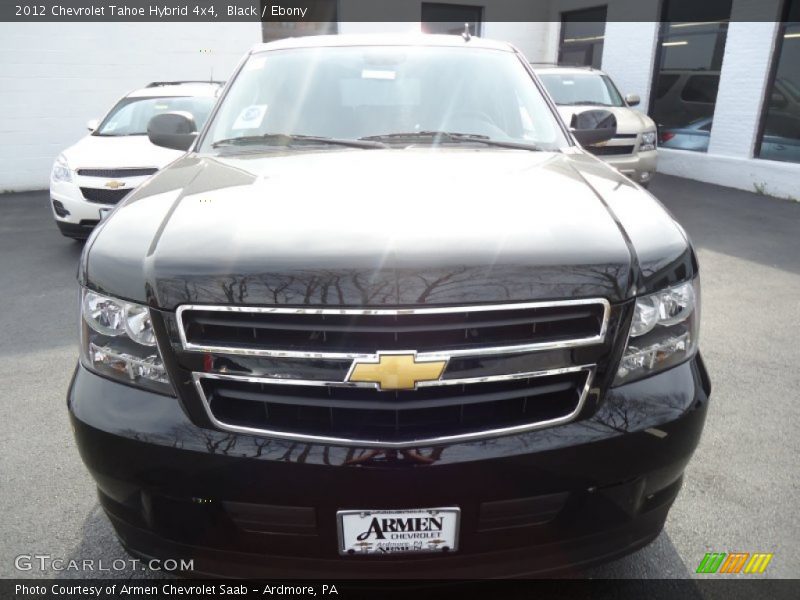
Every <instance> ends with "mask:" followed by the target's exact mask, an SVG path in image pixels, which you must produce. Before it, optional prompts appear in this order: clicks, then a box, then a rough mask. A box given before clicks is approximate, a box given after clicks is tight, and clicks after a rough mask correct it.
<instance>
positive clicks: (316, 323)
mask: <svg viewBox="0 0 800 600" xmlns="http://www.w3.org/2000/svg"><path fill="white" fill-rule="evenodd" d="M610 310H611V308H610V305H609V303H608V302H607V301H605V300H603V299H591V300H583V299H581V300H567V301H553V302H532V303H518V304H503V305H477V306H466V307H424V308H413V309H405V308H397V309H336V308H324V309H323V308H319V309H317V308H305V307H303V308H286V307H238V306H196V305H185V306H181V307H179V308H178V310H177V312H176V314H175V322H176V325H177V334H178V337H179V340H180V344H181V347H182V352H183V353H184V354H183V356H185V357H186V358H185V359H183V360H184V362H183V364H186V365H187V367H188V368H189V370H190V371H192V380H193V383H194V389H195V391H196V393H197V395H198V396H199V398H200V400H201V401H202V403H203V407H204V409H205V411H206V413H207V415H208V417H209V420H210V421H211V423H213V424H214V425H215V426H217V427H219V428H221V429H224V430H229V431H235V432H240V433H250V434H256V435H268V436H271V437H278V438H284V439H290V440H297V441H306V442H318V443H334V444H340V445H360V446H383V447H410V446H414V447H419V446H421V445H426V444H428V445H430V444H437V443H448V442H452V441H459V440H473V439H478V438H486V437H493V436H497V435H504V434H510V433H515V432H522V431H529V430H533V429H537V428H541V427H546V426H551V425H556V424H560V423H566V422H568V421H570V420H572V419H574V418H575V417H576V416H577V415H578V414H579V413H580V411H581V409H582V407H583V405H584V401H585V399H586V397H587V395H588V393H589V391H590V388H591V386H592V383H593V379H594V376H595V373H596V370H597V364H596V361H597V360H598V358H597V357H598V356H601V355H603V353H604V352H606V349H607V348H606V345H605V343H606V334H607V329H608V323H609V315H610ZM384 352H388V353H390V354H391V353H395V354H396V353H403V354H405V353H414V354H415V356H416V359H418V360H420V361H422V360H430V359H433V358H441V359H445V361H446V363H447V367H445V371H444V373H443V374H442V375H441V376H439V378H438V379H434V380H423V381H419V382H418V383H417V384H416V388H415V389H401V390H395V389H392V390H390V391H387V390H381V388H379V387H378V386H376V385H375V384H374V383H367V382H364V381H358V380H357V381H349V380H348V379H349V377H350V375H347V376H346V377H344V376H343V377H342V379H340V380H336V379H335V378H336V377H339V373H343V372H345V370H346V369H347V367H349V366H350V365H351V364H352V365H355V364H356V362H358V361H360V360H362V359H368V361H369V359H372V358H374V357H375V356H376V355H380V354H382V353H384ZM198 353H202V354H203V355H204V359H203V360H200V359H201V357H200V356H199V354H198ZM192 357H195V358H192ZM514 357H518V358H514ZM537 357H548V359H547V361H545V362H546V366H540V367H539V369H544V370H539V371H535V370H532V369H536V368H537V367H535V366H533V365H535V364H536V363H537V362H539V361H538V359H537ZM582 357H590V358H589V361H588V362H587V361H586V359H585V358H582ZM512 358H513V359H514V360H512ZM578 360H582V361H583V362H580V363H578V362H575V361H578ZM447 361H449V362H447ZM497 361H500V363H501V364H502V365H504V366H505V367H507V370H506V369H505V368H502V369H497V367H496V364H497ZM201 363H202V365H203V366H202V369H201V368H200V364H201ZM290 363H291V369H292V370H291V372H289V370H288V369H289V366H288V365H289V364H290ZM298 363H300V364H308V370H307V372H308V376H307V377H306V378H303V379H299V378H298V377H303V376H304V375H305V371H303V370H302V369H301V372H302V373H303V375H300V374H299V373H298V367H297V365H298ZM189 364H191V365H192V366H191V367H189V366H188V365H189ZM451 365H452V366H453V370H452V372H451V373H448V371H447V369H448V368H449V367H450V366H451ZM489 365H495V366H494V367H492V368H493V369H494V370H493V372H491V373H490V374H488V375H487V374H486V373H485V372H483V373H482V370H485V369H487V368H488V366H489ZM234 367H235V369H238V370H240V371H241V370H242V369H248V368H249V369H252V370H253V371H252V373H250V374H243V373H242V372H238V373H237V372H236V371H235V370H234V371H232V370H231V369H233V368H234ZM526 368H527V370H526ZM259 369H260V370H259ZM282 369H284V370H283V371H282ZM478 373H482V374H483V376H471V375H472V374H478ZM326 376H327V377H329V378H333V380H328V379H316V377H326Z"/></svg>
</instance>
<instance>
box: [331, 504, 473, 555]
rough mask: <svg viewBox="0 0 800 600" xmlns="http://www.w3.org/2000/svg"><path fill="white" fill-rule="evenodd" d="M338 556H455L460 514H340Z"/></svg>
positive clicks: (425, 510) (435, 510) (419, 511)
mask: <svg viewBox="0 0 800 600" xmlns="http://www.w3.org/2000/svg"><path fill="white" fill-rule="evenodd" d="M336 516H337V518H338V520H339V552H340V553H341V554H347V555H355V554H360V555H365V554H370V555H372V554H413V553H423V552H453V551H454V550H457V549H458V526H459V520H460V518H461V510H460V509H459V508H456V507H448V508H421V509H414V510H340V511H339V512H337V513H336Z"/></svg>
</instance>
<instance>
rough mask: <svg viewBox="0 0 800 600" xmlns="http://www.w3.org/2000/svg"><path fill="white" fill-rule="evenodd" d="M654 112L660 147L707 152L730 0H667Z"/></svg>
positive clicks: (729, 12)
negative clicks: (701, 0) (699, 0)
mask: <svg viewBox="0 0 800 600" xmlns="http://www.w3.org/2000/svg"><path fill="white" fill-rule="evenodd" d="M662 11H663V12H662V15H661V29H660V31H659V35H658V49H657V52H656V65H655V69H654V75H653V90H655V93H654V94H653V96H652V100H651V105H650V116H651V117H652V118H653V120H654V121H655V122H656V124H657V126H658V129H659V134H660V139H661V141H662V147H666V148H677V149H680V150H694V151H698V152H705V151H707V150H708V142H709V140H710V137H711V128H712V126H713V117H714V107H715V106H716V103H717V90H718V89H719V75H720V69H721V67H722V56H723V55H724V54H725V42H726V40H727V37H728V21H729V20H730V16H731V0H707V1H706V2H702V3H698V2H697V0H665V2H664V4H663V8H662Z"/></svg>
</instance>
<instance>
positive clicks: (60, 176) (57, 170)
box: [50, 154, 72, 182]
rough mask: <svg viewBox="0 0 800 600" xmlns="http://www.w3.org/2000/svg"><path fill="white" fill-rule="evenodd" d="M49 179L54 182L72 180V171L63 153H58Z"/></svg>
mask: <svg viewBox="0 0 800 600" xmlns="http://www.w3.org/2000/svg"><path fill="white" fill-rule="evenodd" d="M50 179H52V180H53V181H54V182H59V181H65V182H66V181H72V171H70V169H69V164H67V159H66V158H65V157H64V155H63V154H59V155H58V158H56V161H55V162H54V163H53V172H52V173H51V174H50Z"/></svg>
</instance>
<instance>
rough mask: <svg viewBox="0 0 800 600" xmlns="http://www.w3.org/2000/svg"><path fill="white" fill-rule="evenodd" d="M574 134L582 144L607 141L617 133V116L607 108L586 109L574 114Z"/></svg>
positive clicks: (572, 124) (572, 122) (572, 126)
mask: <svg viewBox="0 0 800 600" xmlns="http://www.w3.org/2000/svg"><path fill="white" fill-rule="evenodd" d="M569 127H570V129H571V130H572V135H574V136H575V139H576V140H578V142H579V143H580V144H581V145H582V146H591V145H592V144H599V143H600V142H606V141H608V140H610V139H611V138H613V137H614V136H615V135H616V134H617V118H616V117H615V116H614V114H613V113H611V112H610V111H607V110H602V109H595V110H585V111H583V112H579V113H575V114H574V115H572V121H571V122H570V124H569Z"/></svg>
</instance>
